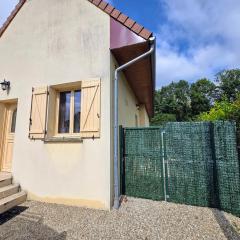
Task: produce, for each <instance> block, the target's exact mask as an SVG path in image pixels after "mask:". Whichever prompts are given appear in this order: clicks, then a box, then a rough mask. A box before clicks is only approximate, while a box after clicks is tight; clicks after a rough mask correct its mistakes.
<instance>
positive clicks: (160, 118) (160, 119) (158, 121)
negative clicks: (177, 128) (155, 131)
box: [151, 113, 177, 126]
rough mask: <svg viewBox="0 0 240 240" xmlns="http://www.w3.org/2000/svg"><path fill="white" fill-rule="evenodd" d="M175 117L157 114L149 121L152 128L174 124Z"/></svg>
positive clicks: (173, 115) (167, 114)
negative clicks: (167, 123)
mask: <svg viewBox="0 0 240 240" xmlns="http://www.w3.org/2000/svg"><path fill="white" fill-rule="evenodd" d="M176 121H177V120H176V115H175V114H169V113H158V114H155V116H154V117H153V118H152V119H151V125H152V126H159V125H162V124H164V123H166V122H176Z"/></svg>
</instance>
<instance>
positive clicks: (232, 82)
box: [216, 69, 240, 102]
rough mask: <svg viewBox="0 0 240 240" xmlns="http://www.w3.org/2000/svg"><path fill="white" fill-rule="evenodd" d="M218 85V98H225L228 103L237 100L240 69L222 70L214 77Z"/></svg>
mask: <svg viewBox="0 0 240 240" xmlns="http://www.w3.org/2000/svg"><path fill="white" fill-rule="evenodd" d="M216 82H217V83H218V90H219V93H218V95H219V96H218V97H219V99H222V98H224V97H226V98H227V100H229V101H230V102H233V101H235V100H236V99H237V94H238V93H239V92H240V69H231V70H224V71H222V72H220V73H218V74H217V75H216Z"/></svg>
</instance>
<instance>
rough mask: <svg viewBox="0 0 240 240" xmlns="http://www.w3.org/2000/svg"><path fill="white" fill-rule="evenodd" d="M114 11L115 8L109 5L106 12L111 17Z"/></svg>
mask: <svg viewBox="0 0 240 240" xmlns="http://www.w3.org/2000/svg"><path fill="white" fill-rule="evenodd" d="M113 10H114V7H113V6H112V5H110V4H108V5H107V7H106V8H105V9H104V12H106V13H107V14H109V15H110V14H111V13H112V11H113Z"/></svg>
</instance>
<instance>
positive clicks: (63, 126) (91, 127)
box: [29, 79, 101, 141]
mask: <svg viewBox="0 0 240 240" xmlns="http://www.w3.org/2000/svg"><path fill="white" fill-rule="evenodd" d="M100 83H101V81H100V79H90V80H84V81H77V82H70V83H63V84H57V85H51V86H42V87H33V89H32V101H31V114H30V121H29V138H30V139H32V140H43V141H75V140H76V141H78V140H79V139H80V140H81V139H83V138H92V139H95V138H100V126H101V125H100V122H101V121H100V120H101V84H100Z"/></svg>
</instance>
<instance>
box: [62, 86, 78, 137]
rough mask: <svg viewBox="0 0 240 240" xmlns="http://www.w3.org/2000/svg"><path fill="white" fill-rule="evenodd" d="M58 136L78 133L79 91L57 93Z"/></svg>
mask: <svg viewBox="0 0 240 240" xmlns="http://www.w3.org/2000/svg"><path fill="white" fill-rule="evenodd" d="M58 98H59V105H58V134H64V133H72V134H73V133H80V116H81V91H80V90H74V91H66V92H59V97H58Z"/></svg>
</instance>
